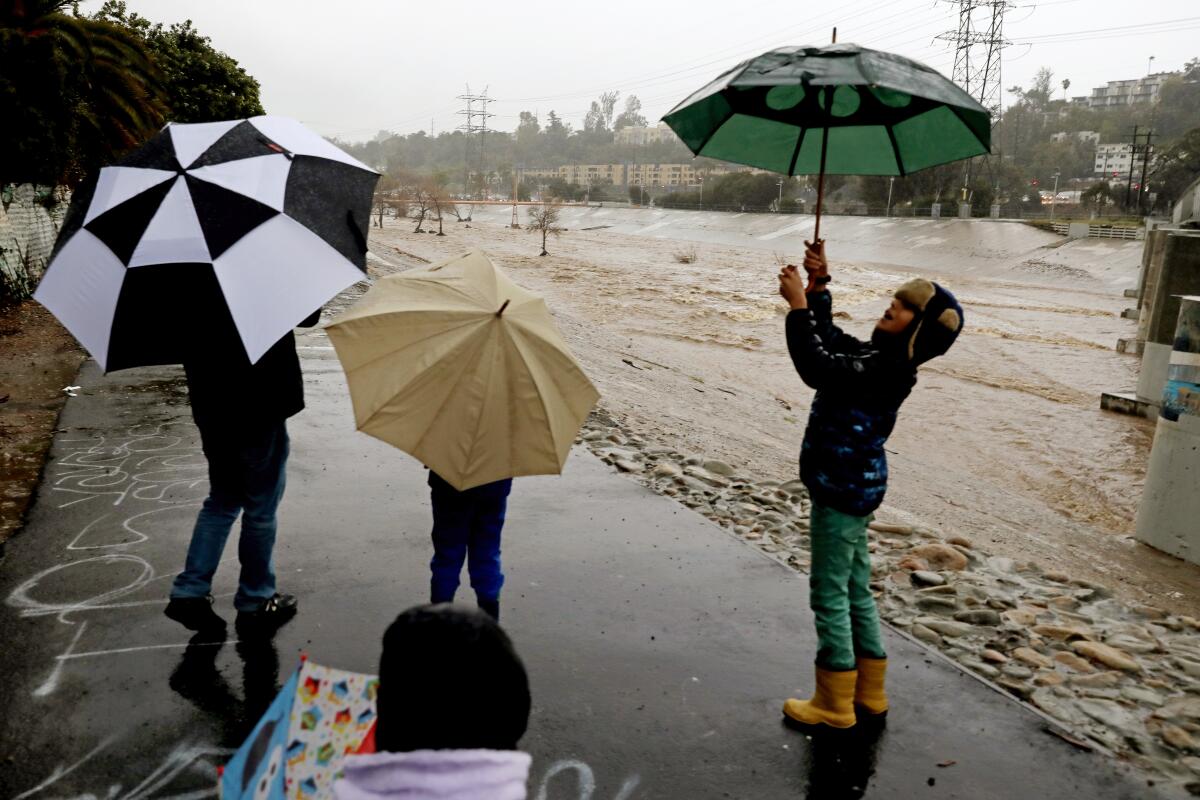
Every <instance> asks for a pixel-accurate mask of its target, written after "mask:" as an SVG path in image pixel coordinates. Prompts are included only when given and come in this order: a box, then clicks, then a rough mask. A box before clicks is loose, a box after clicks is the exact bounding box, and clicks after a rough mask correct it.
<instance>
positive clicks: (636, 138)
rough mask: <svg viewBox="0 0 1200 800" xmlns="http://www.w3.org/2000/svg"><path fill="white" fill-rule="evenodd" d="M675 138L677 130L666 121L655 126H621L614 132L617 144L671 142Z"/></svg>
mask: <svg viewBox="0 0 1200 800" xmlns="http://www.w3.org/2000/svg"><path fill="white" fill-rule="evenodd" d="M673 139H675V131H673V130H671V128H670V127H669V126H668V125H667V124H666V123H665V122H660V123H658V125H656V126H654V127H653V128H635V127H628V128H621V129H620V130H619V131H617V132H616V133H615V134H614V141H615V142H616V143H617V144H632V145H646V144H657V143H658V142H669V141H671V140H673Z"/></svg>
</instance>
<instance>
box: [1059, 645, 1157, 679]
mask: <svg viewBox="0 0 1200 800" xmlns="http://www.w3.org/2000/svg"><path fill="white" fill-rule="evenodd" d="M1071 649H1072V650H1074V651H1075V652H1076V653H1078V654H1079V655H1081V656H1083V657H1084V658H1090V659H1091V660H1093V661H1098V662H1100V663H1101V664H1103V665H1105V666H1106V667H1112V668H1113V669H1119V670H1124V671H1125V672H1141V671H1142V665H1141V664H1139V663H1138V662H1137V660H1136V659H1135V658H1133V656H1131V655H1129V654H1128V653H1124V652H1122V651H1120V650H1118V649H1117V648H1115V647H1109V646H1108V645H1106V644H1102V643H1100V642H1088V641H1077V642H1071Z"/></svg>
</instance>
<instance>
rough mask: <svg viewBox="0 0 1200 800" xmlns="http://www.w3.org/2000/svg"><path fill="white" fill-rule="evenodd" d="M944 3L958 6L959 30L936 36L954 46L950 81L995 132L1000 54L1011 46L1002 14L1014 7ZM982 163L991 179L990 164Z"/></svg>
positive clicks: (966, 0) (1003, 1)
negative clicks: (975, 105) (983, 112)
mask: <svg viewBox="0 0 1200 800" xmlns="http://www.w3.org/2000/svg"><path fill="white" fill-rule="evenodd" d="M945 1H946V2H948V3H953V4H954V5H955V6H957V7H958V27H957V28H956V29H955V30H952V31H946V32H945V33H943V34H941V35H939V36H938V37H937V38H938V39H941V40H942V41H944V42H950V43H952V44H953V45H954V73H953V75H952V79H953V80H954V82H955V83H957V84H958V85H959V86H961V87H962V88H963V90H964V91H965V92H966V93H967V94H969V95H970V96H971V97H973V98H975V99H976V100H977V101H979V104H980V105H981V106H983V107H984V108H986V109H987V111H988V114H990V115H991V118H992V128H993V130H994V129H995V127H996V123H997V122H999V121H1000V101H1001V86H1002V84H1001V82H1000V80H1001V79H1000V54H1001V52H1002V51H1003V50H1004V48H1005V47H1007V46H1008V45H1009V44H1010V43H1009V42H1008V40H1006V39H1005V38H1004V12H1006V11H1007V10H1008V9H1009V8H1011V7H1012V5H1013V4H1012V2H1011V1H1010V0H945ZM974 160H975V159H968V160H967V163H966V166H965V168H964V170H963V195H962V200H963V201H964V202H967V201H969V200H970V199H971V198H970V188H969V187H970V185H971V166H972V164H973V163H974ZM985 163H986V165H987V170H988V174H989V176H990V175H991V173H992V164H991V161H990V160H986V161H985ZM993 182H994V181H993ZM997 188H998V187H997Z"/></svg>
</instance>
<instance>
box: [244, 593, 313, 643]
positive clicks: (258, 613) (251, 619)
mask: <svg viewBox="0 0 1200 800" xmlns="http://www.w3.org/2000/svg"><path fill="white" fill-rule="evenodd" d="M298 605H299V604H298V603H297V601H296V595H294V594H276V595H275V596H274V597H272V598H271V599H270V600H264V601H263V602H262V605H261V606H259V607H258V608H257V609H255V610H254V611H239V612H238V615H237V629H238V632H239V633H256V632H264V631H272V632H273V631H275V630H278V629H279V628H281V627H282V626H283V625H284V624H286V623H287V621H288V620H290V619H291V618H292V617H294V616H296V610H297V606H298Z"/></svg>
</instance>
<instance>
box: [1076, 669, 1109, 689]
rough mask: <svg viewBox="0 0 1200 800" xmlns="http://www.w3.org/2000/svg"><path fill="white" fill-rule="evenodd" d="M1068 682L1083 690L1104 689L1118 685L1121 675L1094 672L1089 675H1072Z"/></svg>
mask: <svg viewBox="0 0 1200 800" xmlns="http://www.w3.org/2000/svg"><path fill="white" fill-rule="evenodd" d="M1070 680H1071V685H1072V686H1079V687H1082V688H1085V689H1105V688H1110V687H1113V686H1116V685H1117V684H1118V683H1120V682H1121V673H1119V672H1095V673H1092V674H1091V675H1074V676H1072V677H1071V679H1070Z"/></svg>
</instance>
